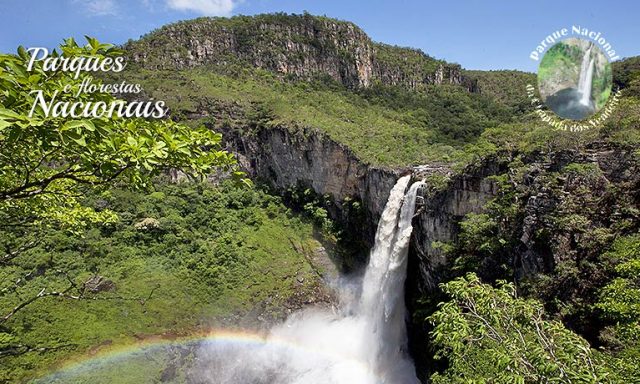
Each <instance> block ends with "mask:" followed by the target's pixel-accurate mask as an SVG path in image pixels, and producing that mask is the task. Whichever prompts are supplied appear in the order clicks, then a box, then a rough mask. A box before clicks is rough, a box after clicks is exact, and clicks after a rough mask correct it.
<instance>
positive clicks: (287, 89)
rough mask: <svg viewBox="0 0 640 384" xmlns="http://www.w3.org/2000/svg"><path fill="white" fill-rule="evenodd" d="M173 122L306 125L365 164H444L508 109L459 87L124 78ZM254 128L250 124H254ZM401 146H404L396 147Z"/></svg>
mask: <svg viewBox="0 0 640 384" xmlns="http://www.w3.org/2000/svg"><path fill="white" fill-rule="evenodd" d="M124 76H126V78H127V79H136V80H137V81H139V82H140V83H141V84H143V86H144V88H145V89H146V90H147V91H148V93H149V96H151V97H154V98H156V99H160V100H166V101H167V103H168V105H169V106H170V107H171V108H172V111H173V113H174V116H175V117H176V118H177V119H184V118H191V119H194V120H195V121H205V122H206V121H208V120H207V119H204V120H200V119H201V117H202V116H203V114H206V115H210V116H213V117H215V119H214V121H215V123H216V124H217V125H216V128H218V129H226V128H228V127H234V128H236V129H238V130H240V131H242V130H245V129H246V128H247V126H250V125H254V126H255V124H248V123H251V121H250V119H256V118H260V119H261V120H260V121H259V124H260V125H261V126H264V127H270V126H283V127H285V128H288V129H292V130H295V129H298V128H300V127H309V128H312V129H316V130H318V131H320V132H324V133H326V134H328V135H329V136H330V137H331V138H333V139H334V140H336V141H338V142H340V143H344V144H347V145H348V146H349V148H351V149H352V150H353V151H354V153H355V154H356V155H357V156H358V157H359V158H361V159H362V160H363V161H365V162H370V163H373V164H381V165H393V166H405V165H407V164H420V163H425V162H428V161H450V160H453V159H455V157H456V154H462V152H463V151H462V149H463V147H464V145H465V143H468V142H473V141H474V140H475V138H477V137H478V136H479V134H480V133H481V132H482V131H483V130H485V129H486V128H489V127H492V126H496V125H498V124H501V123H504V122H508V121H512V120H513V119H512V117H511V115H510V114H509V112H508V110H507V108H506V107H503V106H501V105H499V104H497V103H495V102H494V101H492V100H491V98H489V97H488V96H483V95H479V94H473V93H469V92H467V91H465V90H464V89H463V88H461V87H458V86H453V85H451V86H430V87H428V88H427V89H426V90H424V91H419V92H416V91H408V90H406V89H404V88H401V87H392V86H383V85H378V86H373V87H371V88H368V89H363V90H361V91H358V92H357V93H354V92H352V91H350V90H348V89H346V88H345V87H344V86H342V85H340V84H337V83H335V82H332V81H330V80H326V79H324V80H318V81H316V82H287V81H283V80H281V79H279V78H278V77H276V76H275V75H274V74H272V73H271V72H267V71H263V70H257V69H247V68H243V67H231V68H230V67H225V68H222V67H216V68H209V69H194V70H184V71H180V72H179V73H177V72H171V71H149V70H145V69H136V70H135V71H132V72H129V73H126V74H125V75H124ZM253 123H255V121H254V122H253ZM397 142H403V143H405V145H404V146H398V145H394V143H397Z"/></svg>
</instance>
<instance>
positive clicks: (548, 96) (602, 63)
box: [538, 38, 613, 120]
mask: <svg viewBox="0 0 640 384" xmlns="http://www.w3.org/2000/svg"><path fill="white" fill-rule="evenodd" d="M612 82H613V80H612V74H611V63H609V60H608V59H607V57H606V56H605V54H604V53H603V52H602V50H601V49H600V48H599V47H598V46H597V45H596V44H594V43H593V42H592V41H590V40H586V39H581V38H569V39H566V40H562V41H560V42H558V43H556V44H555V45H553V46H552V47H551V48H549V49H548V50H547V52H546V53H545V55H544V57H543V58H542V61H540V66H539V67H538V89H539V90H540V96H541V98H542V101H543V102H544V103H545V104H546V106H547V107H549V108H550V109H551V110H552V111H553V112H555V113H556V114H557V115H558V116H560V117H562V118H564V119H571V120H583V119H586V118H588V117H590V116H592V115H593V114H595V113H596V112H598V111H599V110H600V109H601V108H602V107H603V106H604V105H605V104H606V103H607V100H608V99H609V96H610V95H611V85H612Z"/></svg>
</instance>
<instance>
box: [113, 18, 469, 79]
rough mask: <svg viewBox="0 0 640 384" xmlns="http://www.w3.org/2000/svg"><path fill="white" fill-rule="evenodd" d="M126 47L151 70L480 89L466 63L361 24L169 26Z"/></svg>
mask: <svg viewBox="0 0 640 384" xmlns="http://www.w3.org/2000/svg"><path fill="white" fill-rule="evenodd" d="M125 48H126V52H127V55H128V57H129V60H130V61H132V62H134V63H138V64H140V65H142V66H144V67H145V68H148V69H187V68H195V67H206V66H226V67H230V66H233V65H240V66H251V67H253V68H258V69H262V70H267V71H271V72H274V73H276V74H278V75H280V76H283V77H285V78H293V79H298V80H300V79H301V80H322V79H323V78H327V77H328V78H330V79H332V80H333V81H336V82H339V83H342V84H344V85H345V86H346V87H348V88H359V87H370V86H373V85H375V84H386V85H397V86H403V87H406V88H410V89H419V88H421V87H424V86H426V85H430V84H456V85H461V86H463V87H465V88H467V89H468V90H469V91H475V90H476V88H477V85H476V81H475V80H472V79H471V78H469V77H467V76H465V75H464V74H463V73H462V69H461V67H460V66H459V65H458V64H451V63H447V62H445V61H442V60H436V59H434V58H432V57H430V56H428V55H426V54H425V53H423V52H422V51H420V50H415V49H410V48H401V47H396V46H390V45H386V44H380V43H375V42H373V41H372V40H371V39H370V38H369V37H368V36H367V35H366V34H365V33H364V32H363V31H362V30H361V29H360V28H359V27H358V26H356V25H355V24H353V23H350V22H345V21H339V20H335V19H330V18H327V17H316V16H310V15H284V14H283V15H280V14H274V15H258V16H255V17H245V16H236V17H233V18H230V19H225V18H199V19H195V20H189V21H183V22H178V23H175V24H170V25H166V26H164V27H162V28H160V29H158V30H156V31H154V32H152V33H150V34H148V35H146V36H144V37H143V38H142V39H140V40H138V41H130V42H129V43H127V44H126V45H125ZM158 52H162V55H158Z"/></svg>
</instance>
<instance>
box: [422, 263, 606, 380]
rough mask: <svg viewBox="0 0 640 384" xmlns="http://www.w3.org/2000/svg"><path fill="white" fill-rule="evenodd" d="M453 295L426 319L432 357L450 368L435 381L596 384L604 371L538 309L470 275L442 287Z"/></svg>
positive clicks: (582, 344) (510, 289)
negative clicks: (432, 347) (429, 330)
mask: <svg viewBox="0 0 640 384" xmlns="http://www.w3.org/2000/svg"><path fill="white" fill-rule="evenodd" d="M442 289H443V290H444V292H445V293H446V294H447V295H449V296H450V297H451V300H450V301H447V302H444V303H442V304H440V306H439V308H438V311H437V312H436V313H434V314H433V315H431V316H430V317H429V321H431V322H432V324H433V325H434V327H435V328H434V330H433V331H432V333H431V336H432V340H433V343H434V345H435V347H436V348H437V351H436V355H435V356H436V358H437V359H446V360H447V362H448V367H447V369H446V370H445V371H444V372H440V373H435V374H434V375H433V376H432V377H431V379H432V380H433V382H434V383H542V382H544V383H576V382H580V383H600V382H603V381H605V380H606V378H607V373H606V371H605V370H604V369H603V367H602V366H601V362H600V361H599V360H598V359H597V356H596V353H595V352H594V351H592V350H591V349H590V348H589V344H588V343H587V342H586V341H585V340H583V339H582V338H581V337H579V336H578V335H576V334H574V333H573V332H571V331H569V330H568V329H566V328H565V327H564V326H563V325H562V323H560V322H558V321H553V320H547V319H545V316H544V311H543V308H542V305H541V304H540V303H539V302H536V301H533V300H526V299H521V298H518V297H517V295H516V290H515V287H514V286H513V285H512V284H506V283H504V282H500V283H499V285H498V287H497V288H493V287H491V286H490V285H487V284H483V283H481V282H480V280H479V279H478V278H477V277H476V276H475V275H473V274H469V275H467V276H466V277H464V278H459V279H456V280H453V281H451V282H449V283H446V284H443V285H442Z"/></svg>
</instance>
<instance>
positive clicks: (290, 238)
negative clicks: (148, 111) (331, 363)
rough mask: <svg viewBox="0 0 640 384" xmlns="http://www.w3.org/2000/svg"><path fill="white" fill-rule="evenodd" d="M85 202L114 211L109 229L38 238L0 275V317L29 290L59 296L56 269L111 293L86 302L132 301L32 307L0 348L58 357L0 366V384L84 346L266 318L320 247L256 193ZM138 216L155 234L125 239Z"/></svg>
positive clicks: (226, 190)
mask: <svg viewBox="0 0 640 384" xmlns="http://www.w3.org/2000/svg"><path fill="white" fill-rule="evenodd" d="M96 204H101V205H104V204H106V205H107V206H109V207H111V208H112V209H114V210H115V211H117V212H118V213H119V215H120V217H121V221H120V222H119V223H118V224H117V225H116V226H115V227H112V228H93V229H90V230H89V231H88V232H87V234H86V236H84V237H83V238H81V239H77V238H75V236H73V235H70V234H66V233H61V232H53V233H50V234H48V235H47V236H45V237H44V241H43V243H42V245H41V246H40V247H38V248H36V249H34V250H32V251H30V252H29V253H28V254H25V255H23V256H20V258H19V259H17V262H16V265H14V266H11V267H4V268H2V269H0V281H1V282H2V283H1V284H2V286H1V289H2V293H3V294H2V295H0V308H3V312H5V310H4V309H6V308H11V307H13V306H14V305H16V304H17V303H18V302H19V301H20V299H19V298H18V295H21V296H22V297H23V298H24V297H30V296H31V295H33V294H35V293H37V292H38V291H39V290H40V288H41V287H45V286H47V287H49V289H58V290H62V289H64V288H65V287H66V286H67V285H68V284H67V283H66V281H65V279H64V277H63V276H61V275H60V274H58V273H56V270H57V269H63V270H68V271H69V275H70V276H71V278H72V279H73V280H74V281H76V282H77V283H80V284H81V283H82V282H84V281H86V280H87V278H89V277H91V275H92V274H93V273H97V274H99V275H102V276H105V277H107V278H108V279H110V280H112V281H113V282H114V283H115V284H116V290H115V291H110V292H101V293H99V294H97V295H93V294H90V295H89V296H91V297H93V296H96V297H100V298H103V299H104V298H109V297H115V296H122V297H125V298H129V299H135V300H119V299H113V300H83V301H76V300H65V299H58V298H45V299H41V300H40V301H37V302H35V303H34V304H32V305H31V306H29V307H27V308H26V309H24V310H23V311H22V312H19V313H18V314H17V315H16V316H15V317H14V318H12V319H11V320H9V321H8V322H7V323H5V324H4V328H2V329H0V336H2V337H0V343H3V344H5V343H8V344H11V345H16V344H22V345H28V346H32V347H48V348H51V347H54V348H55V347H60V349H59V350H55V351H49V352H46V353H37V352H30V353H25V354H21V355H18V356H15V357H3V358H2V360H1V361H2V364H1V365H0V378H2V379H0V382H2V381H3V380H8V381H10V382H14V381H20V380H21V379H25V378H29V377H34V376H37V375H40V374H42V373H43V372H45V371H46V370H48V369H49V368H50V367H51V366H55V364H56V363H58V362H60V361H62V360H64V359H68V358H70V357H72V356H78V355H83V354H85V353H86V352H87V351H88V350H89V349H90V348H92V347H95V346H96V345H100V344H105V343H106V344H109V345H114V346H117V345H121V344H129V343H132V342H135V341H136V340H137V338H139V337H141V336H144V335H150V334H161V333H170V334H177V335H181V334H190V333H192V332H194V331H197V330H198V329H206V328H207V327H208V326H210V325H213V324H216V323H219V322H220V321H222V320H223V318H228V317H229V316H232V315H239V316H242V315H243V314H246V313H247V312H248V311H249V310H251V309H252V308H253V307H254V306H256V305H260V306H261V307H264V311H265V312H266V317H268V316H269V313H272V315H273V316H274V317H277V316H279V311H280V310H281V306H282V305H283V303H284V302H285V301H286V300H288V299H289V298H290V297H291V295H292V294H293V293H294V290H298V291H300V290H302V292H310V290H313V289H316V288H315V287H316V286H317V277H316V276H317V275H316V274H315V272H314V270H313V268H312V267H311V266H310V264H309V263H308V262H307V257H308V256H309V255H305V254H304V252H309V253H311V252H313V251H314V250H315V249H316V248H318V247H319V246H320V245H319V243H318V242H317V241H316V240H314V237H313V228H312V225H311V224H309V223H306V222H304V221H301V220H300V219H299V218H297V217H296V216H293V215H292V214H291V212H290V211H289V210H288V209H286V208H284V207H283V205H282V204H281V203H280V201H279V199H277V198H274V197H270V196H268V195H266V194H264V193H262V192H259V191H242V190H236V189H234V188H231V187H229V186H225V187H222V188H219V189H214V188H211V187H205V186H198V187H195V186H193V185H180V186H166V187H162V188H160V189H159V191H158V192H154V193H151V194H146V195H143V194H139V193H132V192H126V191H122V190H116V191H113V192H110V193H109V194H108V195H106V196H103V197H101V198H100V199H98V200H97V201H96ZM147 217H151V218H155V219H157V220H159V222H160V225H161V229H160V230H158V231H140V230H136V229H135V227H134V224H135V223H137V222H139V221H140V220H142V219H143V218H147ZM300 250H304V251H300ZM30 271H37V272H35V273H34V275H35V277H32V278H31V279H27V280H26V281H23V283H22V284H21V285H20V287H19V288H18V290H17V292H12V291H13V288H12V287H13V282H14V281H16V280H17V279H18V278H19V277H20V276H25V275H26V274H27V273H29V272H30ZM299 279H304V280H303V281H304V284H300V283H299V282H298V281H300V280H299ZM154 287H157V288H156V290H155V291H154V292H153V295H152V296H151V298H148V296H149V293H150V292H151V290H152V289H153V288H154ZM73 293H75V292H73ZM138 299H142V300H144V304H142V302H141V301H140V300H138ZM238 319H239V318H237V317H233V321H232V322H233V323H234V324H236V325H237V323H238V321H239V320H238ZM121 374H122V373H121Z"/></svg>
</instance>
